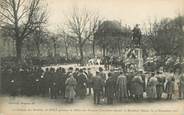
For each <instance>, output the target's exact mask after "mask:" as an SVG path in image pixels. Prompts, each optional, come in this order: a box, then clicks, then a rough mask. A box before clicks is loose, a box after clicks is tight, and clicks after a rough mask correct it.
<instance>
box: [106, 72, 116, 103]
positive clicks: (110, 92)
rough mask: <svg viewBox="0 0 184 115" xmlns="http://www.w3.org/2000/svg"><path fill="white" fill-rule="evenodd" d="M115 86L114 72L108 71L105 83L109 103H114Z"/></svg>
mask: <svg viewBox="0 0 184 115" xmlns="http://www.w3.org/2000/svg"><path fill="white" fill-rule="evenodd" d="M115 86H116V82H115V80H114V79H113V76H112V73H108V79H107V81H106V85H105V92H106V96H107V104H113V99H114V95H115Z"/></svg>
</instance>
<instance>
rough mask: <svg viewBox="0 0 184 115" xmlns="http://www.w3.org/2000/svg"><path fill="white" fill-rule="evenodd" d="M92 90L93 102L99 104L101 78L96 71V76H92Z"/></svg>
mask: <svg viewBox="0 0 184 115" xmlns="http://www.w3.org/2000/svg"><path fill="white" fill-rule="evenodd" d="M92 84H93V92H94V104H100V96H101V94H102V92H103V80H102V78H101V77H100V75H99V72H96V77H94V78H93V82H92Z"/></svg>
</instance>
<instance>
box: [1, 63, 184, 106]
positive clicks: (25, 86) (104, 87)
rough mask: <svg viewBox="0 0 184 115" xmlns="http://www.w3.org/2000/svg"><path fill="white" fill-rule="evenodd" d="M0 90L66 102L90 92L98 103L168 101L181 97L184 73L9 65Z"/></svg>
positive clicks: (5, 70)
mask: <svg viewBox="0 0 184 115" xmlns="http://www.w3.org/2000/svg"><path fill="white" fill-rule="evenodd" d="M2 89H3V92H4V93H7V94H10V95H11V96H17V95H25V96H35V95H36V96H38V95H39V96H49V97H50V98H51V99H56V98H61V97H62V98H63V99H65V100H66V102H68V103H72V102H73V101H74V100H75V99H76V98H80V99H84V98H85V97H86V96H89V95H93V97H94V103H95V104H100V103H101V101H102V100H103V101H104V99H106V100H107V104H113V103H115V102H128V101H129V100H133V101H141V100H143V99H149V100H156V99H158V100H160V99H163V98H166V99H168V100H171V99H172V98H173V96H177V95H179V98H183V99H184V75H183V73H180V74H178V75H176V74H174V73H172V72H170V73H169V74H165V73H162V72H150V73H146V74H145V73H143V72H142V71H131V72H124V71H121V69H113V70H110V71H104V70H103V68H101V67H99V68H98V70H97V71H96V74H94V73H93V72H92V70H91V68H72V67H70V68H68V69H67V70H65V69H64V68H62V67H59V68H57V69H55V68H46V69H45V70H43V69H42V68H41V67H31V68H13V69H10V68H9V69H3V70H2ZM177 91H178V92H177ZM177 93H178V94H177ZM163 94H167V96H166V97H164V96H163Z"/></svg>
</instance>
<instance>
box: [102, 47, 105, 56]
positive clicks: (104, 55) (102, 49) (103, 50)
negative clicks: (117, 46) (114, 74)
mask: <svg viewBox="0 0 184 115" xmlns="http://www.w3.org/2000/svg"><path fill="white" fill-rule="evenodd" d="M102 50H103V51H102V52H103V57H105V47H103V49H102Z"/></svg>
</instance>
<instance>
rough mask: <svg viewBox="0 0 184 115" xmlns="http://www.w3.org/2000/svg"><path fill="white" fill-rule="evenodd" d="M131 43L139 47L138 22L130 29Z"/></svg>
mask: <svg viewBox="0 0 184 115" xmlns="http://www.w3.org/2000/svg"><path fill="white" fill-rule="evenodd" d="M132 33H133V34H132V36H133V43H134V45H135V46H138V47H140V45H141V29H140V28H139V24H136V25H135V27H134V29H133V30H132Z"/></svg>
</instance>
